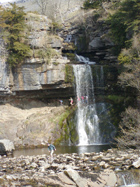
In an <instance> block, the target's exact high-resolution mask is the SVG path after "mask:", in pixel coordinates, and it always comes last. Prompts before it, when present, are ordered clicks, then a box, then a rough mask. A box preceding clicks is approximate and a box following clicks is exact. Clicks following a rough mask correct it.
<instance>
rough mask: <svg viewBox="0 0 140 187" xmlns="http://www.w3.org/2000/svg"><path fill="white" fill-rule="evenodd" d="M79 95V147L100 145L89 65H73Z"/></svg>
mask: <svg viewBox="0 0 140 187" xmlns="http://www.w3.org/2000/svg"><path fill="white" fill-rule="evenodd" d="M73 69H74V75H75V80H76V94H77V106H78V109H77V130H78V135H79V145H89V144H95V143H96V144H97V143H100V131H99V118H98V116H97V112H96V104H95V98H94V86H93V78H92V73H91V68H90V66H89V65H73Z"/></svg>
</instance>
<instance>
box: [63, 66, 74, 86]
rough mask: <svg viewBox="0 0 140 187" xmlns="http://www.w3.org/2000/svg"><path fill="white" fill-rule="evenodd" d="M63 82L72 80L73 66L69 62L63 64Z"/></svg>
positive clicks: (71, 81)
mask: <svg viewBox="0 0 140 187" xmlns="http://www.w3.org/2000/svg"><path fill="white" fill-rule="evenodd" d="M65 82H66V83H73V82H74V74H73V67H72V66H71V65H69V64H66V65H65Z"/></svg>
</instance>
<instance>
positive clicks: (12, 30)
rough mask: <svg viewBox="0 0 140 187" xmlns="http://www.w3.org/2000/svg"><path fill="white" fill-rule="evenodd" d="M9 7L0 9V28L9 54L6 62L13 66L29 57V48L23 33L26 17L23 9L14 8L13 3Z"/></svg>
mask: <svg viewBox="0 0 140 187" xmlns="http://www.w3.org/2000/svg"><path fill="white" fill-rule="evenodd" d="M10 6H11V7H10V8H3V7H2V6H1V7H0V28H1V29H2V38H3V39H4V41H5V44H6V49H7V51H8V54H9V55H8V59H7V62H8V63H9V64H10V65H11V66H15V65H16V64H19V63H21V62H22V61H23V60H24V59H25V58H26V57H28V56H29V52H30V47H29V45H28V44H27V39H26V35H25V32H24V29H25V18H24V16H25V15H26V14H25V12H24V8H23V7H18V6H16V4H15V3H14V4H12V3H11V4H10Z"/></svg>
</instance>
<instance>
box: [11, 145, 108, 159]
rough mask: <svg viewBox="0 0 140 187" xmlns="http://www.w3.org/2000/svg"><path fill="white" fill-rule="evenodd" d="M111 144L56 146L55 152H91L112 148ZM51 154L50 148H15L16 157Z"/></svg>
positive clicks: (14, 154)
mask: <svg viewBox="0 0 140 187" xmlns="http://www.w3.org/2000/svg"><path fill="white" fill-rule="evenodd" d="M110 148H111V145H110V144H105V145H87V146H56V151H55V154H65V153H78V154H82V153H91V152H96V153H97V152H102V151H106V150H107V149H110ZM43 154H47V155H48V154H49V152H48V148H47V147H46V148H35V149H20V150H15V151H14V153H13V156H14V157H19V156H21V155H23V156H33V155H35V156H36V155H43Z"/></svg>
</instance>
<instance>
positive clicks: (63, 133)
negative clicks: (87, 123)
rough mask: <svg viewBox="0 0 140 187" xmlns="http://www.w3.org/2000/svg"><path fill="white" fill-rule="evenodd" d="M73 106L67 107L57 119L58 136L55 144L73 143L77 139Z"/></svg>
mask: <svg viewBox="0 0 140 187" xmlns="http://www.w3.org/2000/svg"><path fill="white" fill-rule="evenodd" d="M75 109H76V108H75V107H72V108H68V109H67V110H66V111H65V112H64V113H63V114H62V115H61V116H60V117H59V119H58V124H59V133H60V138H58V139H57V140H55V144H56V145H59V144H60V143H64V144H65V143H68V141H69V140H70V141H71V142H72V143H73V144H75V143H76V142H77V141H78V135H77V131H76V126H75V123H74V114H75ZM57 133H58V132H57Z"/></svg>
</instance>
